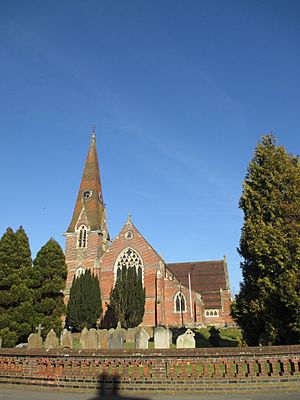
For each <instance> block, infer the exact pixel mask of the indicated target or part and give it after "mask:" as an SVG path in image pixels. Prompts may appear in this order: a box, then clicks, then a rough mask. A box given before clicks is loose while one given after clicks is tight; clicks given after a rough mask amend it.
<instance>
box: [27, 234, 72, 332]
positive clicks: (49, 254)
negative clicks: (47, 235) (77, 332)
mask: <svg viewBox="0 0 300 400" xmlns="http://www.w3.org/2000/svg"><path fill="white" fill-rule="evenodd" d="M33 265H34V268H33V270H34V271H33V272H34V286H35V291H34V294H35V298H34V309H35V312H36V324H41V325H42V326H43V327H44V330H43V335H46V334H47V333H48V332H49V331H50V329H54V330H55V331H56V333H57V334H59V333H60V331H61V316H62V315H63V314H64V313H65V305H64V296H63V289H64V288H65V280H66V277H67V266H66V263H65V255H64V253H63V251H62V249H61V247H60V245H59V244H58V243H57V242H56V241H55V240H54V239H50V240H49V241H48V242H47V243H46V244H45V245H44V246H43V247H42V248H41V250H40V251H39V252H38V253H37V256H36V258H35V260H34V262H33Z"/></svg>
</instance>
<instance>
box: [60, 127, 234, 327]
mask: <svg viewBox="0 0 300 400" xmlns="http://www.w3.org/2000/svg"><path fill="white" fill-rule="evenodd" d="M65 236H66V263H67V267H68V276H67V284H66V290H65V301H66V302H67V301H68V298H69V292H70V287H71V285H72V281H73V278H74V276H79V275H80V274H82V273H84V272H85V270H86V269H90V270H91V271H92V272H93V273H94V274H96V275H97V276H98V278H99V282H100V286H101V296H102V302H103V310H104V311H105V309H106V304H107V303H108V302H109V296H110V291H111V288H112V287H113V285H114V282H115V280H116V275H117V270H118V268H122V266H123V265H126V266H127V267H128V266H135V267H136V269H137V272H138V273H139V274H140V275H141V276H142V281H143V285H144V287H145V292H146V304H145V314H144V319H143V322H142V325H144V326H156V325H165V326H182V325H188V326H195V325H210V324H213V325H225V324H231V323H232V320H231V317H230V315H229V312H230V304H231V296H230V287H229V279H228V271H227V263H226V258H225V257H224V259H222V260H216V261H197V262H185V263H172V264H168V263H166V262H165V261H164V260H163V259H162V258H161V257H160V256H159V254H157V252H156V251H155V249H153V247H152V246H151V244H150V243H148V241H147V240H146V239H145V238H144V237H143V235H142V234H141V233H140V232H139V230H138V229H137V228H136V227H135V226H134V224H133V222H132V221H131V217H130V216H129V217H128V219H127V222H126V223H125V225H124V226H123V228H122V229H121V231H120V232H119V234H118V235H117V236H116V238H115V239H114V240H110V236H109V233H108V229H107V222H106V210H105V204H104V201H103V193H102V187H101V180H100V172H99V164H98V156H97V149H96V139H95V134H94V133H93V134H92V139H91V143H90V148H89V151H88V155H87V159H86V163H85V167H84V171H83V175H82V179H81V183H80V188H79V192H78V196H77V200H76V204H75V209H74V212H73V216H72V219H71V222H70V225H69V227H68V229H67V232H66V233H65Z"/></svg>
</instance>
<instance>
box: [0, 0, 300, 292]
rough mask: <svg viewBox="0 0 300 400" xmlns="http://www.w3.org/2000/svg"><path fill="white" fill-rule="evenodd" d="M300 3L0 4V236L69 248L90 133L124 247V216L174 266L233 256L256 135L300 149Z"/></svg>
mask: <svg viewBox="0 0 300 400" xmlns="http://www.w3.org/2000/svg"><path fill="white" fill-rule="evenodd" d="M299 21H300V2H299V1H297V0H295V1H292V0H282V1H276V0H270V1H266V0H259V1H256V0H247V1H245V0H237V1H230V0H227V1H224V0H220V1H213V0H209V1H201V0H196V1H192V0H182V1H176V0H169V1H168V0H160V1H155V0H151V1H150V0H136V1H130V0H126V1H124V0H118V1H117V0H110V1H100V0H88V1H83V0H82V1H76V0H72V1H63V0H61V1H57V0H51V1H47V0H44V1H39V0H36V1H33V0H26V1H24V0H19V1H17V0H16V1H15V0H2V1H1V2H0V94H1V95H0V133H1V144H0V167H1V188H2V189H1V197H0V210H1V211H0V233H1V235H2V234H3V233H4V231H5V230H6V228H7V227H8V226H11V227H12V228H14V229H16V228H18V226H19V225H23V226H24V228H25V230H26V232H27V234H28V236H29V238H30V243H31V249H32V254H33V256H35V254H36V252H37V251H38V250H39V248H40V247H41V246H42V245H43V244H45V243H46V241H47V240H48V239H49V238H50V237H54V238H55V239H56V240H58V241H59V242H60V243H61V245H62V246H63V248H64V237H63V236H62V234H63V232H64V231H65V230H66V229H67V226H68V224H69V222H70V219H71V216H72V212H73V207H74V205H75V200H76V196H77V191H78V188H79V183H80V179H81V174H82V170H83V166H84V162H85V158H86V155H87V150H88V147H89V142H90V138H91V125H92V124H93V123H95V124H96V126H97V128H96V137H97V148H98V154H99V161H100V170H101V177H102V186H103V192H104V199H105V201H106V204H107V217H108V226H109V230H110V234H111V236H112V237H115V236H116V235H117V233H118V232H119V230H120V229H121V227H122V226H123V224H124V223H125V221H126V218H127V214H128V212H131V213H132V215H133V217H132V220H133V222H134V224H135V225H136V226H137V228H138V229H139V230H140V231H141V233H142V234H143V235H144V236H145V238H146V239H147V240H148V241H149V242H150V244H151V245H152V246H153V247H154V248H155V249H156V250H157V251H158V253H159V254H161V255H162V256H163V258H164V259H165V260H166V261H169V262H176V261H198V260H199V261H200V260H211V259H221V258H222V257H223V255H224V254H226V255H227V260H228V266H229V274H230V281H231V287H232V289H233V291H234V292H237V291H238V288H239V281H240V279H241V273H240V268H239V263H240V259H239V256H238V254H237V252H236V248H237V247H238V244H239V238H240V230H241V227H242V223H243V215H242V213H241V211H240V210H239V209H238V200H239V197H240V195H241V190H242V181H243V179H244V176H245V173H246V169H247V165H248V163H249V161H250V159H251V157H252V155H253V150H254V148H255V146H256V144H257V141H258V140H259V139H260V137H261V135H262V134H264V133H268V132H270V131H273V133H274V135H275V136H276V137H277V139H278V143H279V144H282V145H284V146H285V147H286V148H287V150H288V151H289V152H292V153H294V154H297V153H299V144H300V138H299V137H300V136H299V133H300V109H299V107H300V22H299Z"/></svg>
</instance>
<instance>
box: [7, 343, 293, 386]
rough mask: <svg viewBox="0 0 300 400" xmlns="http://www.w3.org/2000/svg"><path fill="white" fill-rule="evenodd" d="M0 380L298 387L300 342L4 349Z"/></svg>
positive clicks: (40, 383)
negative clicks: (197, 346)
mask: <svg viewBox="0 0 300 400" xmlns="http://www.w3.org/2000/svg"><path fill="white" fill-rule="evenodd" d="M0 383H1V384H9V385H11V384H18V385H20V384H23V385H36V386H47V387H49V386H51V387H53V388H58V389H62V390H63V389H69V390H70V389H75V390H80V391H82V390H89V391H91V390H96V389H99V388H100V390H101V389H103V386H104V385H105V389H106V390H108V389H109V387H111V386H114V385H117V386H118V387H119V390H120V392H121V393H122V392H130V391H134V392H137V391H140V392H143V391H156V392H159V391H160V392H163V391H171V392H173V391H174V392H175V391H176V392H180V391H181V392H183V391H186V392H203V391H205V392H217V391H219V392H229V391H245V390H256V391H257V390H264V391H266V390H273V391H274V390H278V389H281V390H298V391H300V385H299V383H300V346H299V345H298V346H278V347H253V348H218V350H217V351H216V349H213V348H212V349H182V350H139V351H134V350H114V351H113V350H111V351H107V350H97V351H95V350H93V351H68V350H56V351H55V350H48V351H45V350H26V349H0Z"/></svg>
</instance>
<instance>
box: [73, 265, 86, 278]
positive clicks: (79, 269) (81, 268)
mask: <svg viewBox="0 0 300 400" xmlns="http://www.w3.org/2000/svg"><path fill="white" fill-rule="evenodd" d="M83 274H85V269H84V268H83V267H79V268H77V269H76V272H75V277H76V278H79V276H80V275H83Z"/></svg>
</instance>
